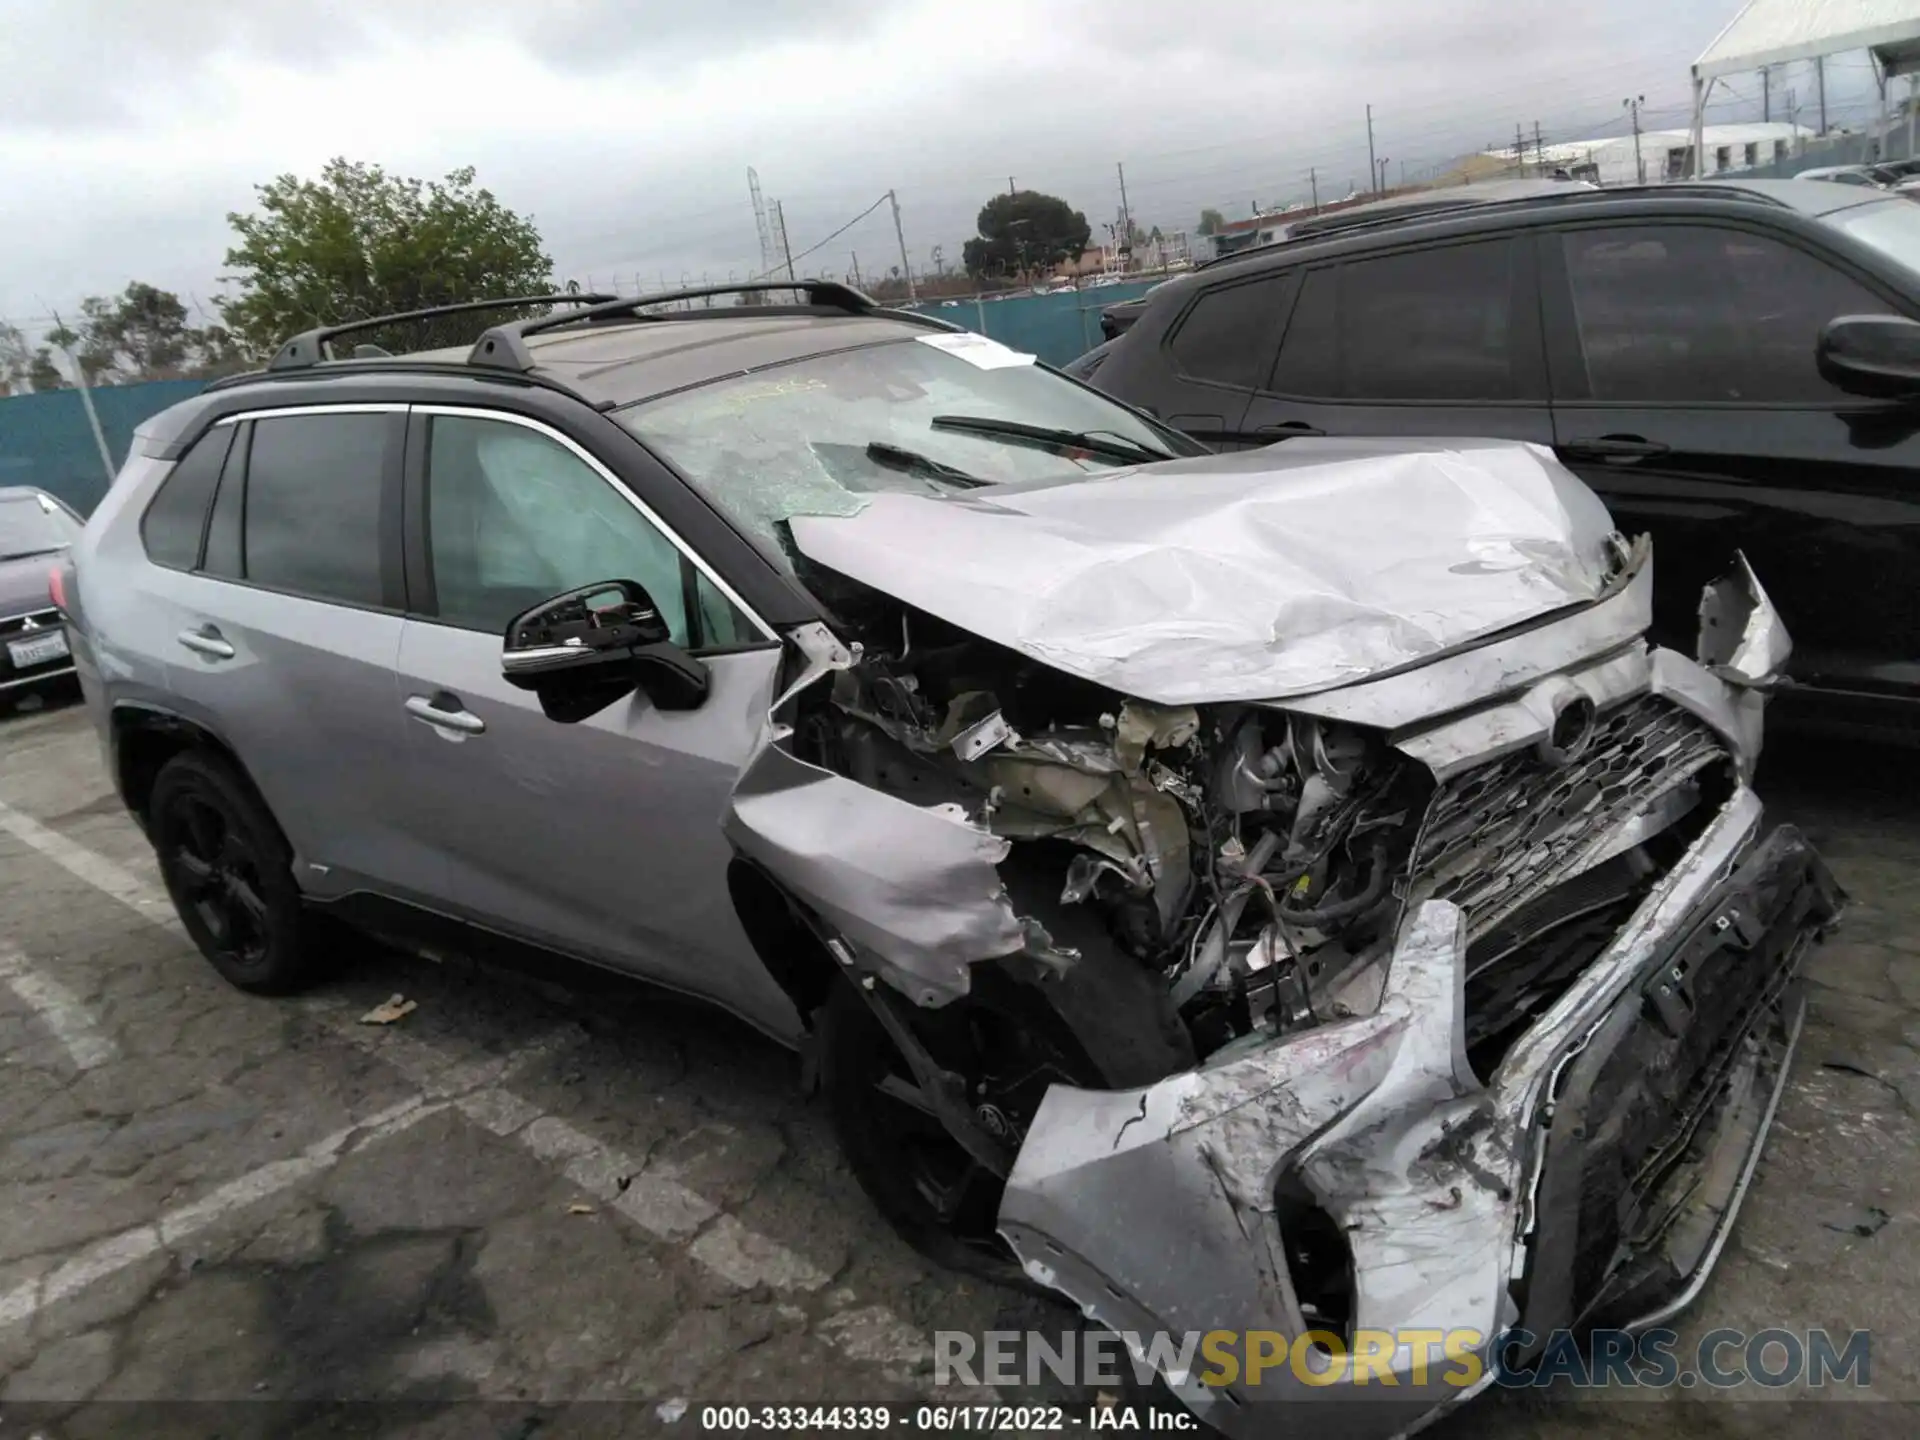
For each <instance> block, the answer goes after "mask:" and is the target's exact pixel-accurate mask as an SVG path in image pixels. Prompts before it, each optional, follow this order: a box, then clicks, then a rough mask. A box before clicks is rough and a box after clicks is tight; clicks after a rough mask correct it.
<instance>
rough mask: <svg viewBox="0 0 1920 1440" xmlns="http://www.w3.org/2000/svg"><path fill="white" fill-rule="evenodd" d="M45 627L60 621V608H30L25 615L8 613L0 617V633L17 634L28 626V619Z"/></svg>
mask: <svg viewBox="0 0 1920 1440" xmlns="http://www.w3.org/2000/svg"><path fill="white" fill-rule="evenodd" d="M29 620H31V621H33V623H34V624H35V625H36V626H39V627H41V628H42V629H45V628H47V627H49V626H53V625H58V624H59V623H60V612H59V611H58V610H30V611H28V612H27V613H26V614H25V615H7V616H4V617H0V635H17V634H19V633H20V632H21V631H23V630H25V629H26V628H27V621H29Z"/></svg>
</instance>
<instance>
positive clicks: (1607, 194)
mask: <svg viewBox="0 0 1920 1440" xmlns="http://www.w3.org/2000/svg"><path fill="white" fill-rule="evenodd" d="M1461 189H1462V190H1464V191H1466V192H1468V193H1467V194H1466V195H1463V196H1462V198H1461V199H1460V200H1459V202H1458V203H1456V204H1436V205H1409V206H1407V207H1405V208H1404V209H1401V210H1393V211H1381V212H1380V213H1379V214H1376V215H1369V216H1367V217H1366V218H1365V219H1355V220H1353V221H1350V222H1348V223H1345V224H1339V223H1334V224H1327V225H1320V226H1314V227H1313V228H1311V229H1309V230H1307V231H1306V232H1304V233H1302V234H1299V235H1288V236H1287V237H1286V238H1285V239H1282V240H1272V241H1269V242H1268V243H1267V244H1265V245H1249V246H1247V247H1245V248H1244V249H1240V250H1233V251H1230V252H1228V253H1227V254H1225V255H1216V256H1214V257H1213V259H1211V260H1202V261H1201V262H1200V263H1199V264H1198V265H1196V266H1194V267H1193V268H1194V269H1195V270H1208V269H1211V268H1213V267H1214V266H1216V265H1231V264H1233V263H1235V262H1236V261H1240V260H1246V259H1249V258H1251V257H1252V256H1255V255H1271V254H1273V253H1274V252H1275V251H1276V250H1283V249H1288V248H1291V247H1295V246H1304V245H1311V244H1313V243H1315V242H1316V241H1321V240H1334V239H1345V238H1346V237H1347V236H1349V235H1358V234H1364V233H1366V232H1368V231H1374V230H1386V229H1390V228H1392V227H1393V226H1396V225H1418V224H1422V223H1425V222H1428V221H1439V220H1453V219H1458V218H1459V217H1460V216H1461V215H1463V214H1466V213H1468V212H1471V213H1473V214H1476V215H1477V214H1480V213H1482V212H1486V213H1489V214H1503V213H1506V212H1508V211H1513V210H1531V209H1535V208H1542V209H1544V208H1546V207H1548V206H1554V205H1573V204H1581V203H1585V204H1594V203H1604V202H1606V201H1609V200H1615V201H1617V200H1628V199H1645V198H1646V197H1648V196H1651V195H1659V196H1669V197H1678V198H1680V199H1689V200H1734V201H1738V202H1741V203H1744V204H1749V205H1770V206H1773V207H1775V208H1778V209H1791V208H1792V207H1791V206H1789V205H1787V203H1786V201H1784V200H1780V199H1777V198H1776V197H1774V196H1772V195H1763V194H1761V193H1760V192H1759V191H1757V190H1745V189H1742V188H1741V187H1740V186H1739V185H1737V184H1724V185H1709V184H1703V183H1700V182H1698V181H1694V182H1688V181H1684V180H1679V181H1674V182H1671V183H1668V184H1663V185H1617V186H1612V187H1610V188H1607V189H1601V190H1569V191H1567V192H1566V193H1565V194H1563V195H1516V196H1514V197H1512V198H1511V199H1508V200H1474V199H1472V198H1470V197H1471V191H1472V187H1471V186H1462V187H1461ZM1338 213H1339V212H1337V211H1336V212H1335V214H1336V215H1337V214H1338ZM1308 223H1310V222H1308Z"/></svg>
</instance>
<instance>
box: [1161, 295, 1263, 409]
mask: <svg viewBox="0 0 1920 1440" xmlns="http://www.w3.org/2000/svg"><path fill="white" fill-rule="evenodd" d="M1290 278H1291V277H1290V276H1288V275H1285V274H1280V275H1269V276H1267V277H1266V278H1264V279H1261V280H1254V281H1250V282H1247V283H1244V284H1239V285H1221V286H1217V287H1215V288H1214V289H1212V290H1209V291H1207V292H1206V293H1205V294H1203V295H1202V296H1201V297H1200V298H1199V300H1198V301H1196V302H1195V303H1194V306H1193V308H1192V309H1191V310H1189V311H1188V312H1187V314H1186V317H1185V318H1184V319H1183V320H1181V321H1180V324H1179V328H1177V329H1176V330H1175V331H1174V332H1173V336H1172V338H1171V339H1170V340H1168V342H1167V349H1168V351H1169V352H1170V353H1171V354H1172V356H1173V363H1174V368H1175V369H1177V370H1178V371H1179V372H1180V373H1181V374H1182V375H1185V376H1187V377H1188V378H1189V379H1193V380H1212V381H1215V382H1217V383H1218V384H1221V385H1232V386H1234V387H1235V388H1236V389H1240V390H1247V389H1251V388H1252V386H1253V384H1254V382H1255V381H1256V380H1257V379H1258V378H1259V376H1260V371H1261V370H1262V369H1263V368H1264V367H1265V365H1266V361H1267V356H1268V355H1269V354H1270V353H1271V351H1272V347H1273V337H1274V332H1275V330H1276V329H1277V328H1278V320H1279V315H1278V312H1279V309H1280V306H1281V304H1282V302H1283V301H1284V300H1285V299H1286V293H1287V290H1286V287H1287V281H1288V280H1289V279H1290Z"/></svg>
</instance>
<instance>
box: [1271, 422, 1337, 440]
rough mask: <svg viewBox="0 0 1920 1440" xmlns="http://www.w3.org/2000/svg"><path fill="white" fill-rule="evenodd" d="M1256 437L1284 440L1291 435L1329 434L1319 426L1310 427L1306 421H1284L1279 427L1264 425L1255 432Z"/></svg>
mask: <svg viewBox="0 0 1920 1440" xmlns="http://www.w3.org/2000/svg"><path fill="white" fill-rule="evenodd" d="M1253 433H1254V434H1256V435H1272V436H1274V437H1275V438H1276V439H1280V440H1284V439H1286V438H1287V437H1288V436H1289V435H1324V434H1326V433H1327V432H1326V431H1324V430H1322V429H1321V428H1320V427H1319V426H1318V425H1309V424H1308V423H1307V422H1306V421H1304V420H1283V421H1281V422H1280V423H1279V424H1278V425H1262V426H1261V427H1260V428H1259V429H1258V430H1255V431H1254V432H1253Z"/></svg>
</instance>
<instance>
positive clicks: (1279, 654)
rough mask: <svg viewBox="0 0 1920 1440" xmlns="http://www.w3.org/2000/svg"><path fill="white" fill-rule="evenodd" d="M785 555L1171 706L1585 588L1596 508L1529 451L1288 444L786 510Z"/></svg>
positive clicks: (1345, 668)
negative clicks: (789, 535) (792, 549)
mask: <svg viewBox="0 0 1920 1440" xmlns="http://www.w3.org/2000/svg"><path fill="white" fill-rule="evenodd" d="M791 524H792V529H793V539H794V543H795V545H796V546H797V547H798V548H799V550H800V552H801V553H802V554H804V555H805V556H807V557H808V559H810V560H813V561H815V562H817V563H819V564H821V565H825V566H827V567H829V568H831V569H833V570H837V571H839V572H840V573H841V574H843V575H847V576H849V577H851V578H853V579H855V580H858V581H860V582H862V583H863V584H866V585H870V586H872V587H873V588H874V589H876V590H880V591H883V592H884V593H886V594H888V595H891V596H893V597H895V598H896V599H899V600H902V601H905V602H906V603H907V604H910V605H914V606H917V607H919V608H920V609H922V610H925V611H927V612H928V613H930V614H933V615H937V616H939V617H940V618H941V619H943V620H947V621H950V622H951V623H953V624H955V625H958V626H960V627H962V628H963V629H966V630H969V631H971V632H973V633H974V634H976V635H979V636H981V637H982V638H984V639H987V640H992V641H995V642H996V643H998V644H1001V645H1005V646H1008V647H1009V648H1011V649H1014V650H1018V651H1020V652H1022V653H1024V654H1026V655H1029V656H1031V657H1033V658H1034V659H1036V660H1039V661H1042V662H1044V663H1046V664H1048V665H1051V666H1053V667H1055V668H1056V669H1059V670H1064V671H1066V672H1068V673H1069V674H1073V675H1078V676H1081V677H1083V678H1085V679H1087V680H1092V681H1095V682H1097V683H1099V684H1102V685H1106V686H1109V687H1111V688H1112V689H1114V690H1118V691H1120V692H1122V693H1124V694H1127V695H1134V696H1138V697H1140V698H1141V699H1143V700H1152V701H1157V702H1159V703H1162V704H1168V705H1181V704H1198V703H1204V702H1220V701H1230V700H1265V699H1277V698H1282V697H1285V696H1288V695H1302V694H1307V693H1310V692H1312V691H1317V690H1325V689H1329V688H1331V687H1334V686H1339V685H1345V684H1349V683H1352V682H1354V681H1357V680H1361V679H1364V678H1366V677H1368V676H1372V675H1377V674H1380V673H1381V672H1383V671H1386V670H1391V669H1396V668H1398V667H1400V666H1404V665H1407V664H1409V663H1411V662H1415V661H1419V660H1422V659H1425V658H1428V657H1431V656H1433V655H1436V654H1438V653H1440V652H1441V651H1443V650H1447V649H1450V648H1452V647H1454V646H1458V645H1460V644H1463V643H1465V642H1467V641H1471V640H1474V639H1477V638H1479V637H1481V636H1485V635H1488V634H1491V633H1493V632H1495V631H1499V630H1504V629H1506V628H1508V627H1510V626H1513V625H1517V624H1521V623H1523V622H1525V621H1528V620H1531V619H1534V618H1536V617H1538V616H1541V615H1545V614H1548V613H1549V612H1552V611H1556V610H1562V609H1565V608H1567V607H1569V606H1576V605H1581V604H1584V603H1587V602H1589V601H1592V600H1594V599H1596V598H1598V597H1599V595H1600V594H1601V592H1602V591H1603V589H1604V588H1605V586H1606V583H1607V579H1608V577H1609V575H1610V574H1611V573H1612V570H1613V568H1614V565H1613V561H1612V558H1611V556H1610V554H1609V547H1608V543H1607V541H1608V536H1609V535H1610V534H1611V533H1612V531H1613V524H1612V521H1611V519H1610V518H1609V516H1608V515H1607V511H1606V507H1605V506H1604V505H1602V504H1601V503H1600V500H1599V499H1598V497H1596V496H1595V495H1594V494H1593V492H1592V491H1590V490H1588V489H1587V488H1586V486H1584V485H1583V484H1581V483H1580V481H1579V480H1577V479H1575V478H1574V476H1573V475H1572V474H1570V473H1569V472H1568V471H1567V470H1565V469H1564V468H1562V467H1561V466H1560V465H1559V464H1558V462H1556V461H1555V460H1554V458H1553V455H1552V453H1551V452H1550V451H1549V450H1547V449H1545V448H1544V447H1541V446H1536V445H1526V444H1519V443H1515V442H1511V441H1478V440H1465V441H1462V440H1386V441H1377V440H1344V439H1343V440H1319V439H1310V438H1309V439H1298V440H1288V441H1285V442H1284V443H1282V444H1279V445H1274V446H1270V447H1268V448H1266V449H1262V450H1248V451H1240V452H1237V453H1233V454H1228V455H1210V456H1206V457H1204V458H1201V459H1194V460H1174V461H1168V462H1165V463H1162V464H1157V465H1148V466H1140V467H1137V468H1134V469H1128V470H1118V471H1111V472H1106V473H1103V474H1097V475H1088V476H1084V477H1074V478H1070V479H1067V480H1064V481H1059V482H1044V483H1038V484H1025V485H1006V486H995V487H993V488H992V489H983V490H978V491H968V492H964V493H961V494H957V495H955V496H953V497H952V498H936V497H932V496H924V497H923V496H917V495H902V494H882V495H875V496H873V497H872V499H871V502H870V503H869V504H868V505H867V506H866V507H865V508H864V509H862V510H861V511H860V512H859V513H858V514H856V515H850V516H831V517H829V516H798V517H795V518H794V520H793V521H792V522H791Z"/></svg>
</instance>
